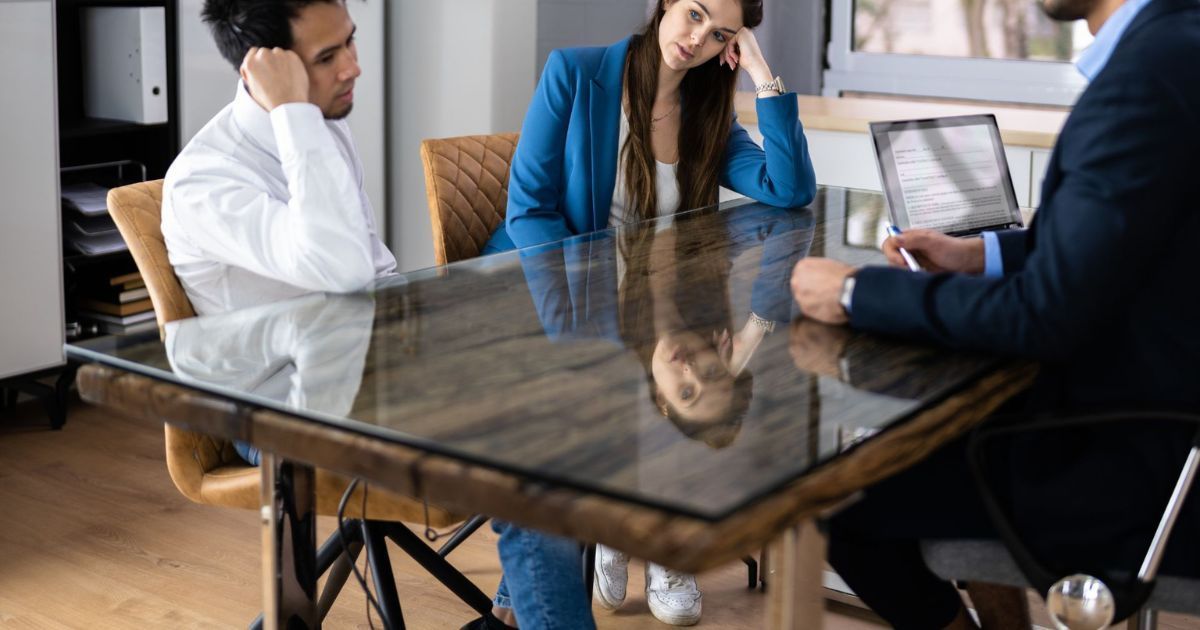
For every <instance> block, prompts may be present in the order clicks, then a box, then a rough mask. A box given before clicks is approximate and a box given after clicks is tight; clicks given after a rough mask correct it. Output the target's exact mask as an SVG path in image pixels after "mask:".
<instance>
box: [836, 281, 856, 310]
mask: <svg viewBox="0 0 1200 630" xmlns="http://www.w3.org/2000/svg"><path fill="white" fill-rule="evenodd" d="M853 299H854V276H853V275H849V276H846V279H845V280H842V296H841V297H840V298H838V302H839V303H841V305H842V310H843V311H846V315H849V314H850V301H851V300H853Z"/></svg>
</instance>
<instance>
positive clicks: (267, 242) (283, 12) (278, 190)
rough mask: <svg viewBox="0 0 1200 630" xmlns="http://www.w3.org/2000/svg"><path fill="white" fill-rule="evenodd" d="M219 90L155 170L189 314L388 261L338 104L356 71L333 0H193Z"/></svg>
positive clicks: (340, 282) (328, 284) (366, 274)
mask: <svg viewBox="0 0 1200 630" xmlns="http://www.w3.org/2000/svg"><path fill="white" fill-rule="evenodd" d="M203 18H204V21H205V22H206V23H207V24H208V25H209V28H210V29H211V31H212V33H213V38H214V39H215V40H216V42H217V46H218V48H219V49H220V51H221V54H222V56H224V57H225V58H226V59H227V60H229V61H230V62H231V63H232V64H233V65H234V67H236V68H238V69H239V72H240V74H241V80H240V81H239V82H238V86H237V93H236V95H235V96H234V100H233V102H232V103H230V104H229V105H227V106H226V107H225V108H224V109H222V110H221V112H220V113H218V114H217V115H216V116H215V117H214V118H213V119H212V120H211V121H209V123H208V124H207V125H205V126H204V128H203V129H201V130H200V131H199V132H198V133H197V134H196V136H195V137H194V138H192V140H191V141H190V142H189V143H188V145H187V146H186V147H185V148H184V150H183V152H182V153H180V155H179V157H178V158H177V159H176V160H175V162H174V164H172V165H171V168H170V170H169V171H168V172H167V176H166V182H165V184H164V188H163V208H162V232H163V238H164V241H165V242H166V246H167V253H168V256H169V258H170V261H171V265H172V266H173V267H174V269H175V274H176V275H177V276H178V277H179V280H180V282H181V283H182V284H183V288H184V290H185V291H186V292H187V295H188V298H189V299H190V300H191V302H192V306H193V307H194V308H195V310H196V312H197V313H198V314H201V315H204V314H210V313H218V312H224V311H230V310H235V309H239V308H244V307H247V306H252V305H256V304H262V303H266V302H274V301H278V300H282V299H286V298H290V297H294V296H297V295H300V294H303V293H307V292H310V291H332V292H348V291H355V290H358V289H361V288H363V287H364V286H366V285H367V284H369V283H370V282H371V281H372V280H373V279H374V278H376V277H379V276H383V275H387V274H390V273H393V272H394V271H395V268H396V260H395V258H394V257H393V256H392V254H391V252H389V251H388V249H387V247H386V246H385V245H384V244H383V242H382V241H380V239H379V236H378V233H377V229H376V225H375V219H374V213H373V212H372V210H371V204H370V201H369V200H368V199H367V195H366V192H365V191H364V189H363V169H362V163H361V162H360V161H359V158H358V153H357V151H356V150H355V148H354V143H353V140H352V139H351V136H350V129H349V126H348V125H347V124H346V122H345V120H344V118H345V117H346V116H347V115H348V114H349V113H350V110H351V108H352V107H353V104H354V82H355V79H357V78H358V76H359V75H360V74H361V70H360V69H359V66H358V53H357V49H356V48H355V44H354V31H355V26H354V22H353V20H351V18H350V15H349V13H348V12H347V10H346V5H345V1H344V0H206V1H205V3H204V10H203Z"/></svg>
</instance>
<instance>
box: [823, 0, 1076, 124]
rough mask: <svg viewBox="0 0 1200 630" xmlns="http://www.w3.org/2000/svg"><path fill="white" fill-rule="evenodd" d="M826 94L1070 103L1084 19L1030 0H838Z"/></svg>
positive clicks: (831, 41)
mask: <svg viewBox="0 0 1200 630" xmlns="http://www.w3.org/2000/svg"><path fill="white" fill-rule="evenodd" d="M832 3H833V9H832V11H833V12H832V16H831V18H832V19H831V29H832V32H831V34H830V48H829V62H830V69H829V70H828V71H827V72H826V73H825V94H826V95H838V94H840V93H841V92H844V91H860V92H880V93H887V94H905V95H914V96H933V97H946V98H967V99H982V100H997V101H1009V102H1022V103H1037V104H1046V105H1070V104H1072V103H1074V101H1075V99H1076V98H1077V97H1078V96H1079V94H1080V93H1081V92H1082V90H1083V88H1084V86H1085V81H1084V79H1083V77H1082V76H1080V75H1079V73H1078V71H1077V70H1076V69H1075V67H1074V66H1073V65H1072V64H1071V60H1073V59H1075V58H1077V57H1078V56H1079V53H1080V52H1082V51H1083V49H1084V48H1086V47H1087V46H1088V45H1089V44H1091V41H1092V36H1091V34H1090V33H1088V31H1087V25H1086V24H1085V23H1084V22H1082V21H1079V22H1074V23H1063V22H1056V21H1054V20H1051V19H1050V18H1048V17H1046V16H1045V14H1043V13H1042V10H1041V8H1040V7H1039V6H1038V4H1037V3H1036V2H1033V1H1030V0H832Z"/></svg>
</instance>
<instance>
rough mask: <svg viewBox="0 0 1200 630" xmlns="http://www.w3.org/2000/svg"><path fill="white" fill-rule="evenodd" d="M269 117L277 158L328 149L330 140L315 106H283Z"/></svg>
mask: <svg viewBox="0 0 1200 630" xmlns="http://www.w3.org/2000/svg"><path fill="white" fill-rule="evenodd" d="M270 115H271V128H272V129H274V131H275V144H276V145H278V146H279V156H280V157H283V156H286V155H298V154H301V153H304V152H306V151H311V150H313V149H320V148H323V147H325V146H329V142H330V140H331V139H332V138H331V137H330V135H329V129H328V128H327V127H326V126H325V116H324V115H323V114H321V108H319V107H317V106H316V105H313V104H312V103H284V104H283V105H280V106H278V107H276V108H275V109H272V110H271V114H270Z"/></svg>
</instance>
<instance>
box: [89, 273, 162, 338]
mask: <svg viewBox="0 0 1200 630" xmlns="http://www.w3.org/2000/svg"><path fill="white" fill-rule="evenodd" d="M75 314H76V315H77V316H78V317H79V318H81V319H84V320H88V321H91V322H95V323H96V324H97V326H98V327H99V328H100V331H101V332H103V333H107V334H110V335H127V334H133V333H139V332H143V331H147V330H155V328H156V327H157V323H156V322H155V319H154V305H153V304H151V303H150V292H149V291H147V289H146V283H145V282H144V281H143V280H142V275H141V274H140V273H138V272H137V271H131V272H122V273H118V274H115V275H114V274H112V273H111V272H109V273H105V274H100V275H97V276H96V277H94V278H92V279H91V281H90V282H87V283H86V284H85V285H84V286H81V287H80V288H79V290H78V292H77V293H76V297H75Z"/></svg>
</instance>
